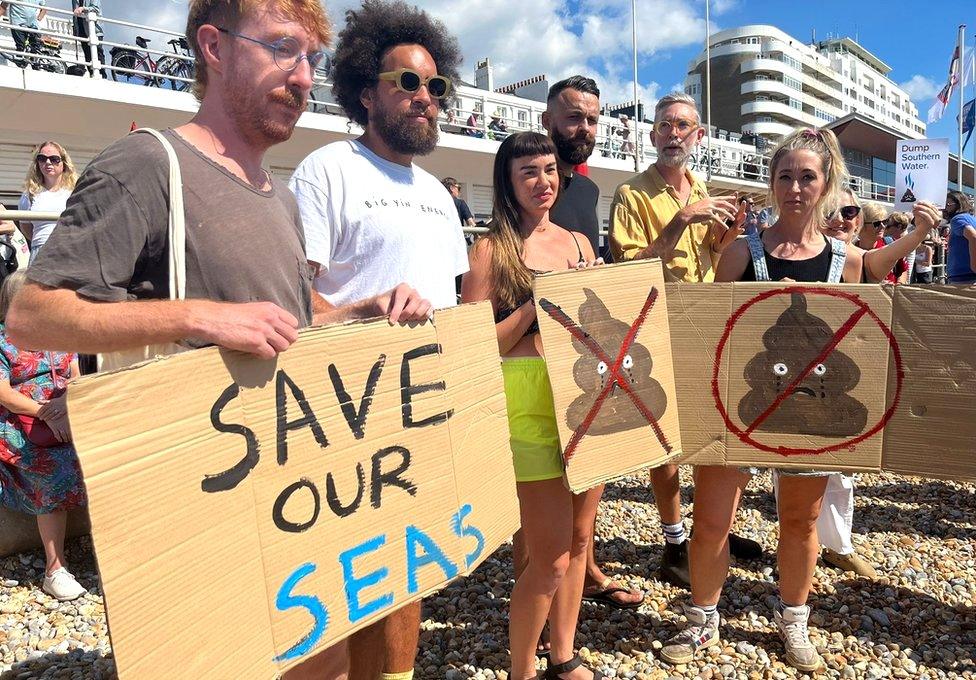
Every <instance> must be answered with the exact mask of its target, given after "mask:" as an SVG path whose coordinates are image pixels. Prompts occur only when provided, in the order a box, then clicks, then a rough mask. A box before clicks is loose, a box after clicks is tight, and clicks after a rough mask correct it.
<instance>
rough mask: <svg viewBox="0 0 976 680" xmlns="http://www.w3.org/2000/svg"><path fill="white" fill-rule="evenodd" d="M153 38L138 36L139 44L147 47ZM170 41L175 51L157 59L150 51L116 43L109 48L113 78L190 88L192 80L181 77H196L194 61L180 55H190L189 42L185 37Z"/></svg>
mask: <svg viewBox="0 0 976 680" xmlns="http://www.w3.org/2000/svg"><path fill="white" fill-rule="evenodd" d="M150 42H152V41H151V40H149V39H148V38H143V37H142V36H141V35H137V36H136V45H138V46H139V47H141V48H143V49H146V50H147V49H148V48H149V43H150ZM168 44H169V45H170V47H172V48H173V54H171V55H170V54H167V55H164V56H162V57H160V58H159V60H158V61H157V60H155V59H153V58H152V55H151V54H150V53H149V52H148V51H147V52H139V51H138V50H134V49H132V48H131V47H113V48H112V49H111V50H110V52H109V54H110V55H111V57H112V67H113V68H112V80H115V81H116V82H120V83H129V84H132V85H147V86H149V87H165V86H166V84H167V83H168V84H169V88H170V89H172V90H176V91H178V92H185V91H186V90H189V89H190V83H188V82H185V81H183V80H178V78H186V79H188V80H192V79H193V65H192V64H191V63H190V62H189V61H187V60H186V59H183V58H181V57H180V56H179V55H180V54H182V55H183V56H186V57H189V56H191V55H190V45H189V43H187V41H186V38H173V39H172V40H170V41H169V42H168ZM116 69H126V70H125V71H119V70H116ZM167 76H169V77H167Z"/></svg>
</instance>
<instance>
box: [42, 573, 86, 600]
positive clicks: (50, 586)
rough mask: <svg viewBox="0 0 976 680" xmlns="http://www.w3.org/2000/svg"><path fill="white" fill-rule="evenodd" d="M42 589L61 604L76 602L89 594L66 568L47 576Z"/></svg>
mask: <svg viewBox="0 0 976 680" xmlns="http://www.w3.org/2000/svg"><path fill="white" fill-rule="evenodd" d="M41 588H42V590H43V591H44V592H45V593H47V594H48V595H50V596H51V597H53V598H55V599H58V600H60V601H61V602H68V601H69V600H76V599H78V598H79V597H81V596H82V595H84V594H85V593H87V592H88V591H87V590H85V589H84V588H83V587H82V585H81V584H80V583H78V581H76V580H75V577H74V576H72V575H71V572H70V571H68V570H67V569H65V568H64V567H61V568H60V569H58V570H56V571H55V572H54V573H52V574H51V575H50V576H45V577H44V585H43V586H41Z"/></svg>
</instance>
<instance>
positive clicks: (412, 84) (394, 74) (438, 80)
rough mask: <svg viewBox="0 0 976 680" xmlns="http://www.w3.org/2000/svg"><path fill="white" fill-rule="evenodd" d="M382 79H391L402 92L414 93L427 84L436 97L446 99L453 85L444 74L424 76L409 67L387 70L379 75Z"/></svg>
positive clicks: (431, 93)
mask: <svg viewBox="0 0 976 680" xmlns="http://www.w3.org/2000/svg"><path fill="white" fill-rule="evenodd" d="M377 78H379V79H380V80H391V81H393V83H394V84H395V85H396V89H398V90H400V91H401V92H408V93H411V94H412V93H414V92H416V91H417V90H419V89H420V88H421V87H424V86H425V85H426V86H427V92H429V93H430V96H431V97H433V98H434V99H444V98H445V97H447V96H448V95H449V94H451V89H452V87H453V85H452V84H451V81H450V79H448V78H445V77H444V76H439V75H432V76H427V77H426V78H424V77H423V76H421V75H420V74H419V73H417V72H416V71H414V70H413V69H409V68H398V69H397V70H396V71H386V72H384V73H381V74H379V75H378V76H377Z"/></svg>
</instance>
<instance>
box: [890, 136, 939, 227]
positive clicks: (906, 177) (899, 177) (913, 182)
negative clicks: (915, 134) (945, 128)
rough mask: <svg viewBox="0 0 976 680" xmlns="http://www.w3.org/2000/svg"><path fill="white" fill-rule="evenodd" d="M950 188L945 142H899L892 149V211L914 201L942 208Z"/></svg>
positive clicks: (929, 140) (904, 207)
mask: <svg viewBox="0 0 976 680" xmlns="http://www.w3.org/2000/svg"><path fill="white" fill-rule="evenodd" d="M948 188H949V140H948V139H899V140H898V141H897V142H896V147H895V210H899V211H907V212H911V210H912V208H913V207H914V206H915V203H916V202H917V201H929V202H930V203H933V204H934V205H936V206H943V205H945V199H946V191H947V190H948Z"/></svg>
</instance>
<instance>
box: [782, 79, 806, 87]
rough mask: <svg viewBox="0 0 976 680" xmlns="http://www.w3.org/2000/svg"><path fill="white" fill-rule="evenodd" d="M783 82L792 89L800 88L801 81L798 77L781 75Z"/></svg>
mask: <svg viewBox="0 0 976 680" xmlns="http://www.w3.org/2000/svg"><path fill="white" fill-rule="evenodd" d="M783 83H785V84H786V85H787V86H789V87H792V88H793V89H794V90H802V89H803V83H802V82H800V80H799V79H798V78H792V77H790V76H783Z"/></svg>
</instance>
